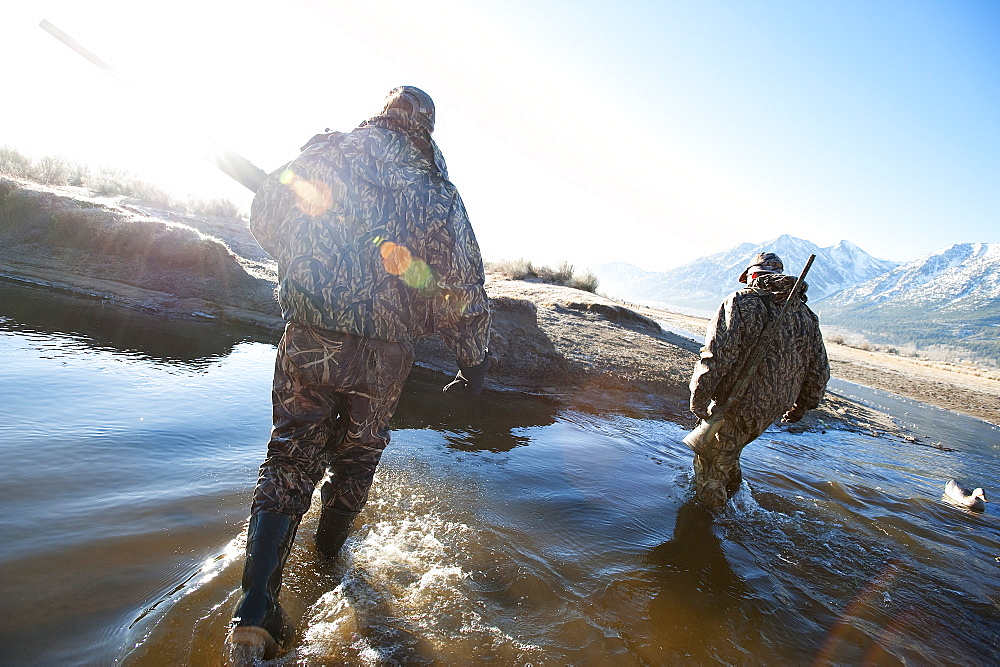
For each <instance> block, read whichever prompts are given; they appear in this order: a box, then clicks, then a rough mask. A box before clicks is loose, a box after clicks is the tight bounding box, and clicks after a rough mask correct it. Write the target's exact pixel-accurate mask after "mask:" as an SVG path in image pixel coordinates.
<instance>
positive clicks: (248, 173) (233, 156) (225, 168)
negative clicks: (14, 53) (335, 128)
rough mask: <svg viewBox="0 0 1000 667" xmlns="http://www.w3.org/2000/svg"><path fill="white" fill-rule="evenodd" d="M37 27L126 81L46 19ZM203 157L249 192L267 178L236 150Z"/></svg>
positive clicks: (214, 149)
mask: <svg viewBox="0 0 1000 667" xmlns="http://www.w3.org/2000/svg"><path fill="white" fill-rule="evenodd" d="M38 27H40V28H41V29H42V30H44V31H45V32H47V33H49V34H50V35H52V36H53V37H55V38H56V39H58V40H59V41H60V42H62V43H63V44H65V45H66V46H68V47H69V48H71V49H73V50H74V51H76V53H78V54H79V55H81V56H83V57H84V58H86V59H87V60H89V61H90V62H91V63H93V64H94V65H96V66H97V67H99V68H100V69H102V70H104V71H105V72H106V73H107V74H109V75H111V76H112V77H114V78H115V79H117V80H118V81H120V82H121V83H127V81H126V80H125V78H124V77H122V76H121V74H119V73H118V71H117V70H116V69H115V68H114V67H112V66H111V65H109V64H108V63H106V62H104V61H103V60H101V59H100V58H98V57H97V55H96V54H94V52H93V51H90V50H89V49H86V48H84V47H83V46H82V45H81V44H80V43H79V42H77V41H76V40H75V39H73V38H72V37H70V36H69V35H67V34H66V33H65V32H63V31H62V30H60V29H59V28H57V27H55V26H54V25H52V24H51V23H49V22H48V21H47V20H45V19H42V22H41V23H39V24H38ZM205 157H206V158H207V159H208V161H209V162H211V163H212V164H214V165H215V166H216V167H218V168H219V169H220V170H221V171H222V173H224V174H226V175H227V176H229V177H230V178H232V179H234V180H235V181H236V182H237V183H239V184H241V185H242V186H243V187H245V188H247V189H248V190H250V191H251V192H257V190H259V189H260V186H261V184H263V183H264V179H265V178H267V174H266V173H264V170H262V169H260V168H259V167H257V166H256V165H255V164H254V163H252V162H250V160H248V159H246V158H245V157H243V156H242V155H240V154H239V153H237V152H236V151H233V150H230V149H228V148H224V147H212V148H209V149H207V150H206V153H205Z"/></svg>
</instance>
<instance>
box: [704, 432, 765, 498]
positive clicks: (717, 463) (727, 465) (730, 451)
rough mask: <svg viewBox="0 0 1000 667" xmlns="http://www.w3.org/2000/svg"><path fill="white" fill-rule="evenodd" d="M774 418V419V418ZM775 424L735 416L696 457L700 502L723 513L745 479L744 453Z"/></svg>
mask: <svg viewBox="0 0 1000 667" xmlns="http://www.w3.org/2000/svg"><path fill="white" fill-rule="evenodd" d="M772 421H773V420H772ZM770 425H771V421H747V420H745V419H742V418H740V417H739V415H734V416H733V417H732V418H727V419H726V420H725V421H724V422H723V423H722V427H721V428H720V429H719V432H718V433H716V434H715V437H714V438H713V439H712V440H711V441H710V442H709V443H708V444H707V445H706V446H705V450H704V453H703V454H702V455H698V454H695V457H694V493H695V497H696V498H697V499H698V501H699V502H700V503H701V504H702V505H704V506H705V507H707V508H708V509H710V510H712V511H713V512H720V511H722V510H723V508H725V506H726V502H728V500H729V499H730V498H731V497H732V496H733V494H734V493H736V492H737V491H738V490H739V488H740V484H741V483H742V482H743V471H742V469H741V468H740V454H741V453H742V452H743V448H744V447H746V446H747V445H748V444H749V443H751V442H753V441H754V440H756V439H757V438H758V437H759V436H760V434H761V433H763V432H764V431H765V429H767V427H768V426H770Z"/></svg>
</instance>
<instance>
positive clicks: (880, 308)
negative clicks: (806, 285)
mask: <svg viewBox="0 0 1000 667" xmlns="http://www.w3.org/2000/svg"><path fill="white" fill-rule="evenodd" d="M812 306H813V310H815V311H816V312H817V313H818V314H819V317H820V322H822V323H823V324H825V325H833V326H836V327H840V328H843V329H846V330H848V331H853V332H855V333H860V334H862V335H864V336H865V337H866V338H868V339H870V340H872V341H873V342H877V343H891V344H894V345H901V346H906V347H910V346H912V347H915V348H916V349H918V350H920V349H926V348H931V347H939V348H945V349H948V350H950V351H952V352H953V353H955V355H956V356H960V357H962V358H966V359H970V358H971V359H980V360H992V361H993V362H996V361H998V360H1000V335H998V330H1000V243H959V244H956V245H953V246H951V247H949V248H945V249H944V250H939V251H937V252H933V253H930V254H928V255H924V256H923V257H921V258H919V259H916V260H913V261H912V262H907V263H906V264H903V265H901V266H898V267H896V268H895V269H893V270H892V271H890V272H889V273H886V274H885V275H882V276H878V277H877V278H873V279H872V280H869V281H867V282H865V283H862V284H860V285H855V286H853V287H849V288H847V289H844V290H842V291H840V292H838V293H836V294H834V295H832V296H830V297H829V298H827V299H823V300H822V301H820V302H819V303H815V304H812Z"/></svg>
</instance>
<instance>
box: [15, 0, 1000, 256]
mask: <svg viewBox="0 0 1000 667" xmlns="http://www.w3.org/2000/svg"><path fill="white" fill-rule="evenodd" d="M10 4H11V3H7V5H8V6H5V7H4V8H3V9H0V57H2V62H3V63H4V68H3V70H4V80H3V90H4V95H3V102H2V103H0V132H2V133H0V145H3V144H6V145H9V146H12V147H14V148H18V149H20V150H22V151H24V152H27V153H29V154H32V155H36V156H37V155H42V154H56V155H63V156H66V157H68V158H70V159H73V160H76V161H80V162H87V163H95V164H112V165H116V166H121V167H127V168H130V169H132V170H134V171H137V172H142V173H144V174H148V175H149V176H150V177H151V178H153V179H156V180H161V181H164V182H166V181H169V182H170V183H171V184H172V185H173V186H174V187H177V188H181V189H183V190H184V191H193V192H196V193H197V194H199V195H201V196H213V195H214V196H224V197H228V198H230V199H233V200H234V201H236V202H237V203H238V204H239V205H240V206H241V207H243V208H245V209H248V208H249V200H250V195H249V193H247V192H245V191H244V190H242V189H241V187H240V186H237V185H235V184H233V183H231V182H230V181H229V180H228V178H227V177H225V176H223V175H221V174H219V173H217V172H215V171H214V168H213V167H211V166H210V165H209V164H208V163H207V162H205V161H204V160H203V159H201V158H200V157H199V154H198V150H199V147H200V145H201V144H203V143H204V142H205V141H207V140H216V141H218V142H220V143H222V144H225V145H228V146H229V147H230V148H232V149H234V150H236V151H238V152H240V153H242V154H243V155H245V156H246V157H248V158H249V159H251V160H252V161H253V162H255V163H256V164H257V165H258V166H260V167H261V168H263V169H264V170H265V171H270V170H272V169H274V168H276V167H278V166H279V165H280V164H282V163H283V162H285V161H287V160H289V159H291V158H292V157H294V156H295V155H296V154H297V152H298V147H299V146H301V144H302V143H304V141H305V140H306V139H308V138H309V137H310V136H312V135H313V134H314V133H316V132H320V131H322V130H323V129H324V128H326V127H330V128H332V129H339V130H350V129H351V128H353V127H354V126H355V125H356V124H357V123H358V122H359V121H361V120H362V119H364V118H366V117H367V116H369V115H371V114H372V113H374V112H375V111H377V110H378V108H379V107H380V103H381V100H382V98H383V96H384V94H385V93H386V92H387V91H388V90H389V89H390V88H392V87H393V86H396V85H399V84H411V85H416V86H419V87H421V88H423V89H424V90H426V91H427V92H428V93H430V94H431V96H432V97H433V98H434V99H435V102H436V103H437V112H438V113H437V121H438V125H437V130H436V132H435V138H436V139H437V141H438V143H439V144H440V146H441V148H442V150H443V151H444V154H445V157H446V158H447V160H448V165H449V169H450V171H451V178H452V180H453V181H454V182H455V184H456V185H457V186H458V188H459V191H460V192H461V193H462V196H463V199H464V200H465V203H466V206H467V208H468V209H469V213H470V216H471V217H472V221H473V226H474V227H475V229H476V234H477V236H478V238H479V242H480V245H481V246H482V249H483V255H484V256H485V257H486V258H487V259H516V258H519V257H524V258H527V259H532V260H535V261H537V262H540V263H548V264H555V263H558V262H560V261H562V260H568V261H570V262H572V263H573V264H575V265H576V266H577V267H578V268H583V267H587V266H597V265H598V264H601V263H604V262H610V261H625V262H631V263H633V264H637V265H639V266H641V267H642V268H645V269H648V270H663V269H667V268H671V267H674V266H677V265H680V264H683V263H686V262H687V261H690V260H691V259H694V258H696V257H699V256H703V255H707V254H711V253H714V252H718V251H721V250H724V249H726V248H729V247H731V246H733V245H735V244H736V243H739V242H742V241H752V242H760V241H764V240H767V239H770V238H774V237H776V236H778V235H780V234H784V233H787V234H792V235H793V236H798V237H801V238H806V239H809V240H811V241H813V242H815V243H817V244H819V245H820V246H829V245H832V244H834V243H836V242H837V241H839V240H841V239H848V240H850V241H852V242H854V243H857V244H858V245H860V246H861V247H862V248H863V249H865V250H867V251H868V252H870V253H872V254H874V255H876V256H879V257H884V258H887V259H894V260H909V259H914V258H916V257H918V256H920V255H923V254H926V253H928V252H932V251H934V250H938V249H940V248H944V247H946V246H948V245H951V244H953V243H959V242H967V241H987V242H1000V2H997V1H996V0H982V1H976V0H941V1H922V0H905V1H898V2H895V1H882V0H858V1H851V0H836V1H834V0H827V1H824V0H810V1H809V2H802V1H801V0H795V1H792V0H789V1H787V2H786V1H759V2H753V1H751V0H746V1H736V0H728V1H718V2H712V1H706V0H697V1H695V0H688V1H686V2H671V1H666V0H661V1H658V2H636V1H629V0H619V1H618V2H615V3H610V2H587V1H582V0H573V1H570V0H566V1H563V0H526V1H525V2H520V1H517V0H505V1H504V2H496V1H488V2H487V1H482V2H480V1H476V2H472V1H467V2H452V1H450V0H423V1H422V2H397V1H396V0H380V1H379V2H368V1H361V0H359V1H354V2H334V1H321V0H298V1H293V0H267V1H266V2H259V1H257V0H239V1H235V0H220V1H213V0H200V1H198V2H194V1H191V0H172V1H171V2H168V3H167V2H164V3H160V2H136V1H135V0H128V1H127V2H125V1H122V2H119V1H117V0H89V1H87V2H80V1H78V0H74V1H72V2H70V1H68V0H52V1H46V0H39V1H36V2H33V3H27V2H25V3H17V4H18V5H19V6H16V7H10V6H9V5H10ZM42 19H47V20H49V21H50V22H52V23H53V24H54V25H56V26H57V27H59V28H61V29H62V30H64V31H65V32H67V33H69V34H70V35H71V36H73V37H74V38H75V39H76V40H77V41H78V42H80V43H81V44H83V45H84V46H86V47H88V48H90V49H91V50H92V51H94V52H95V53H97V54H98V55H99V56H100V57H101V58H103V59H104V60H106V61H107V62H108V63H110V64H111V65H112V66H114V67H115V68H116V69H117V70H118V71H119V72H120V73H121V74H122V75H123V76H124V77H126V78H127V79H129V80H130V81H131V84H130V85H129V86H124V85H121V84H119V83H117V82H116V81H115V80H114V79H112V78H111V77H109V76H107V75H106V74H104V73H103V72H101V71H100V70H98V69H97V68H96V67H94V66H93V65H91V64H89V63H88V62H87V61H85V60H83V59H82V58H80V57H79V56H77V55H75V54H74V53H72V52H71V51H70V50H69V49H67V48H66V47H65V46H63V45H62V44H60V43H59V42H58V41H56V40H55V39H54V38H52V37H51V36H49V35H48V34H47V33H45V32H44V31H42V30H41V29H40V28H39V27H38V23H39V21H41V20H42Z"/></svg>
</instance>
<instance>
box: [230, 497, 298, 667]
mask: <svg viewBox="0 0 1000 667" xmlns="http://www.w3.org/2000/svg"><path fill="white" fill-rule="evenodd" d="M298 526H299V517H293V516H289V515H287V514H280V513H278V512H259V513H257V514H254V515H253V516H251V517H250V527H249V529H248V530H247V553H246V564H245V565H244V566H243V599H241V600H240V603H239V605H237V607H236V611H235V613H234V614H233V621H232V633H231V635H230V643H231V650H232V653H233V654H232V657H233V662H235V663H237V664H244V663H245V664H253V663H254V661H255V660H260V659H264V660H271V659H272V658H275V657H277V656H278V654H279V653H280V652H281V651H282V650H284V649H286V648H287V646H288V643H289V642H290V641H291V640H292V637H293V636H294V635H295V628H294V626H293V625H292V624H291V622H290V621H289V619H288V617H287V616H286V615H285V612H284V611H283V610H282V608H281V605H279V604H278V592H279V591H280V590H281V571H282V569H283V568H284V567H285V561H286V560H288V554H290V553H291V551H292V542H293V541H294V539H295V530H296V529H297V528H298Z"/></svg>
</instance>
